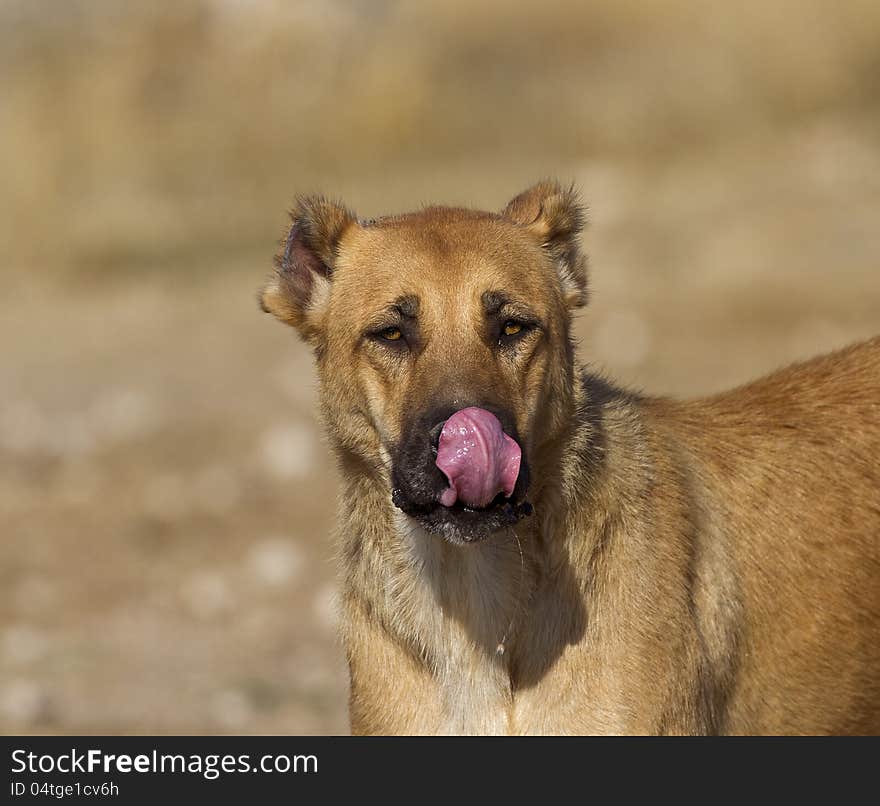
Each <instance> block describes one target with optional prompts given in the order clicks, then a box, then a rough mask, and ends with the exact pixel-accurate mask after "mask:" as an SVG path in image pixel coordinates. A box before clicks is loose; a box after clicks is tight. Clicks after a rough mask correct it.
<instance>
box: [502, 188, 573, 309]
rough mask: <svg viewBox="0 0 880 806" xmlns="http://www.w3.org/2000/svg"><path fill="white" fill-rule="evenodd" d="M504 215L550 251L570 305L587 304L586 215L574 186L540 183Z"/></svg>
mask: <svg viewBox="0 0 880 806" xmlns="http://www.w3.org/2000/svg"><path fill="white" fill-rule="evenodd" d="M502 215H503V216H504V217H505V218H508V219H509V220H511V221H513V223H515V224H517V225H519V226H521V227H524V228H525V229H527V230H529V231H530V232H532V233H533V234H534V235H535V237H536V238H538V240H539V241H540V243H541V245H542V246H543V247H544V249H546V250H547V252H548V253H549V254H550V256H551V258H552V259H553V262H554V263H555V264H556V268H557V271H558V272H559V282H560V283H561V285H562V293H563V296H564V297H565V301H566V303H567V304H568V306H569V308H580V307H581V306H583V305H585V304H586V302H587V260H586V257H585V256H584V255H583V254H582V253H581V250H580V246H579V244H578V238H579V236H580V233H581V230H583V228H584V223H585V215H584V208H583V206H582V205H581V202H580V199H579V198H578V194H577V191H576V190H575V189H574V186H570V187H568V188H565V187H563V186H562V185H560V184H559V183H558V182H556V181H553V180H545V181H543V182H539V183H538V184H536V185H533V186H532V187H530V188H529V189H528V190H525V191H523V192H522V193H520V194H519V196H517V197H516V198H515V199H512V200H511V202H510V203H509V204H508V205H507V207H505V208H504V212H503V213H502Z"/></svg>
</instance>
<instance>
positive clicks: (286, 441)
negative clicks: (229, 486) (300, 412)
mask: <svg viewBox="0 0 880 806" xmlns="http://www.w3.org/2000/svg"><path fill="white" fill-rule="evenodd" d="M314 448H315V445H314V438H313V436H312V429H311V428H310V427H309V426H307V425H305V424H303V423H284V424H279V425H276V426H273V427H272V428H269V429H267V430H266V431H264V432H263V434H262V435H261V437H260V443H259V459H260V464H261V467H262V468H263V470H264V471H265V472H266V473H267V474H268V475H269V476H271V477H272V478H274V479H275V480H277V481H291V480H293V479H298V478H302V477H303V476H305V475H306V474H307V473H308V472H309V470H310V469H311V468H312V463H313V459H314Z"/></svg>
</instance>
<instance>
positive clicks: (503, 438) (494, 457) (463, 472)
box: [437, 406, 522, 507]
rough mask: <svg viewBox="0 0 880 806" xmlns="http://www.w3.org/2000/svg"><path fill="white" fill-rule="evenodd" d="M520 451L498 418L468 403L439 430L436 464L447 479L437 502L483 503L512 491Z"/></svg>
mask: <svg viewBox="0 0 880 806" xmlns="http://www.w3.org/2000/svg"><path fill="white" fill-rule="evenodd" d="M521 458H522V451H521V450H520V447H519V445H517V444H516V440H515V439H513V438H512V437H509V436H508V435H507V434H505V433H504V429H502V427H501V423H499V422H498V418H497V417H496V416H495V415H494V414H492V413H491V412H488V411H486V410H485V409H478V408H476V407H473V406H472V407H471V408H468V409H462V410H461V411H457V412H456V413H455V414H453V415H452V416H451V417H450V418H449V419H448V420H447V421H446V424H445V425H444V426H443V430H442V431H441V432H440V441H439V443H438V445H437V467H439V468H440V469H441V470H442V471H443V473H444V474H445V476H446V478H447V479H448V480H449V487H448V488H447V489H445V490H444V491H443V494H442V495H441V496H440V503H441V504H442V505H443V506H445V507H451V506H452V505H453V504H454V503H455V502H456V501H458V500H460V501H461V502H462V503H463V504H464V505H465V506H468V507H484V506H486V504H488V503H489V502H490V501H491V500H492V499H493V498H494V497H495V496H496V495H498V493H504V495H505V497H507V498H509V497H510V496H511V495H512V494H513V488H514V486H515V485H516V478H517V476H518V475H519V463H520V459H521Z"/></svg>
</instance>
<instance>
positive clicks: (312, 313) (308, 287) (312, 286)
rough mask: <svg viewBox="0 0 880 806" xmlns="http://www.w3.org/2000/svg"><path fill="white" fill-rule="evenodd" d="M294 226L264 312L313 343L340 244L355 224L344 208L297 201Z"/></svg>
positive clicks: (264, 294)
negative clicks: (294, 329) (349, 228)
mask: <svg viewBox="0 0 880 806" xmlns="http://www.w3.org/2000/svg"><path fill="white" fill-rule="evenodd" d="M290 220H291V225H290V228H289V230H288V231H287V234H286V236H285V237H284V238H283V240H282V241H281V250H280V251H279V252H278V254H277V255H276V256H275V271H274V272H273V274H272V275H271V276H270V277H269V279H268V280H267V281H266V284H265V285H264V286H263V288H262V289H261V290H260V293H259V301H260V307H262V309H263V310H264V311H265V312H266V313H271V314H273V315H274V316H276V317H278V319H280V320H281V321H282V322H285V323H287V324H288V325H292V326H293V327H295V328H296V329H297V330H298V331H299V332H300V334H301V335H302V336H303V338H305V339H307V340H312V339H313V338H314V336H315V335H316V334H317V331H318V330H319V328H320V321H321V314H322V313H323V310H324V308H325V306H326V304H327V299H328V295H329V293H330V282H331V280H332V277H333V269H334V266H335V264H336V257H337V250H338V246H339V241H340V239H341V238H342V235H343V234H344V233H345V231H346V229H347V228H348V227H349V226H350V225H352V224H354V223H355V222H356V219H355V216H354V214H353V213H352V212H350V211H349V210H348V209H346V208H345V207H344V206H343V205H341V204H337V203H335V202H329V201H327V200H326V199H324V198H323V197H321V196H305V197H300V198H299V199H297V202H296V205H295V206H294V208H293V210H291V211H290Z"/></svg>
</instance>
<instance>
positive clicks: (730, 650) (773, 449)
mask: <svg viewBox="0 0 880 806" xmlns="http://www.w3.org/2000/svg"><path fill="white" fill-rule="evenodd" d="M646 410H647V412H648V416H649V418H650V420H651V421H652V422H653V423H654V424H655V426H656V428H657V429H658V430H659V432H660V433H661V434H662V435H663V439H664V441H666V442H667V444H668V445H669V446H672V447H671V449H672V450H673V451H679V452H681V459H682V461H683V463H684V464H685V465H686V466H687V468H688V469H687V472H686V474H685V483H686V485H687V486H688V487H689V488H690V492H691V493H692V495H693V500H694V501H695V502H696V513H697V514H696V515H695V520H697V521H702V522H700V523H698V524H697V528H695V534H698V535H700V537H699V538H698V545H697V546H695V548H694V551H695V558H696V559H695V565H696V566H698V568H699V569H700V570H701V574H702V575H701V574H700V573H696V574H695V591H694V594H693V595H694V596H695V597H696V602H697V605H698V608H699V609H700V610H701V612H702V613H703V614H704V616H703V618H704V620H705V623H704V624H703V630H702V633H703V640H704V641H705V642H706V644H707V645H708V648H709V652H710V654H711V652H712V643H713V642H717V643H718V646H717V653H718V654H719V655H720V656H721V657H720V658H719V660H721V661H722V662H724V663H727V666H728V668H727V676H728V679H727V680H726V681H725V700H726V702H725V703H724V709H723V710H724V713H725V715H726V716H725V718H724V725H723V729H725V730H727V731H732V732H738V731H749V732H755V731H758V730H760V731H761V732H764V733H779V732H809V733H828V732H834V733H860V732H861V733H864V732H877V731H880V674H878V669H880V338H875V339H873V340H872V341H869V342H866V343H863V344H859V345H854V346H852V347H849V348H847V349H844V350H841V351H839V352H837V353H833V354H830V355H826V356H822V357H820V358H816V359H813V360H811V361H808V362H805V363H802V364H798V365H795V366H792V367H789V368H787V369H784V370H781V371H779V372H776V373H774V374H772V375H770V376H767V377H765V378H762V379H761V380H758V381H756V382H754V383H751V384H749V385H746V386H743V387H740V388H738V389H735V390H732V391H730V392H725V393H723V394H721V395H718V396H715V397H711V398H707V399H702V400H697V401H692V402H687V403H671V402H668V401H663V402H659V401H650V402H648V403H647V404H646Z"/></svg>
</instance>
